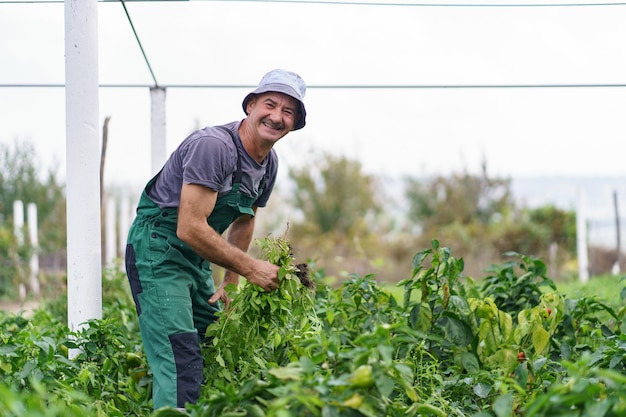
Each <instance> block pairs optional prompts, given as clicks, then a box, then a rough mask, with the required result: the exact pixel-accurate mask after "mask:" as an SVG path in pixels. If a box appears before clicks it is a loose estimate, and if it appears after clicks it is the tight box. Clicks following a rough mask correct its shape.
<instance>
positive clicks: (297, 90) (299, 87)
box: [242, 69, 306, 130]
mask: <svg viewBox="0 0 626 417" xmlns="http://www.w3.org/2000/svg"><path fill="white" fill-rule="evenodd" d="M270 91H273V92H278V93H283V94H287V95H288V96H291V97H293V98H295V99H296V100H298V103H300V112H299V113H300V114H299V119H298V121H297V122H296V125H295V126H294V128H293V130H298V129H302V128H303V127H304V125H305V124H306V109H305V108H304V102H303V101H302V100H303V99H304V95H305V94H306V84H305V83H304V80H303V79H302V78H301V77H300V76H299V75H298V74H296V73H295V72H291V71H286V70H283V69H275V70H272V71H270V72H268V73H267V74H265V75H264V76H263V78H262V79H261V82H260V83H259V85H258V86H257V88H256V89H255V90H254V91H253V92H251V93H250V94H248V95H247V96H246V98H244V99H243V103H242V107H243V111H244V113H246V115H247V114H248V112H247V111H246V108H247V106H248V101H249V100H250V99H251V98H252V97H254V96H256V95H257V94H262V93H267V92H270Z"/></svg>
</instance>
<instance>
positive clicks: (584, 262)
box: [576, 189, 589, 283]
mask: <svg viewBox="0 0 626 417" xmlns="http://www.w3.org/2000/svg"><path fill="white" fill-rule="evenodd" d="M584 207H585V194H584V191H583V190H582V189H579V190H578V207H577V210H576V248H577V252H578V279H579V280H580V282H583V283H584V282H587V281H589V257H588V253H587V220H586V219H585V217H586V216H585V210H584Z"/></svg>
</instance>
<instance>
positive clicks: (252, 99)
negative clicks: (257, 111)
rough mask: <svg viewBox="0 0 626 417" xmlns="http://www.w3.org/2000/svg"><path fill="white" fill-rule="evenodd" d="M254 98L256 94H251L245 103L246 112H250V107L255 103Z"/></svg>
mask: <svg viewBox="0 0 626 417" xmlns="http://www.w3.org/2000/svg"><path fill="white" fill-rule="evenodd" d="M256 98H257V96H252V97H250V99H249V100H248V102H247V103H246V114H250V110H251V109H252V107H254V104H255V103H256Z"/></svg>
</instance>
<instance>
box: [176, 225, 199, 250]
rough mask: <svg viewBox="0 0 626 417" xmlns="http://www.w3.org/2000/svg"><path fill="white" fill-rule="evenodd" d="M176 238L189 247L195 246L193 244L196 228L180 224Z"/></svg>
mask: <svg viewBox="0 0 626 417" xmlns="http://www.w3.org/2000/svg"><path fill="white" fill-rule="evenodd" d="M176 237H178V238H179V239H180V240H182V241H183V242H185V243H186V244H188V245H189V246H193V242H194V240H195V239H194V237H195V234H194V228H193V227H190V226H189V225H188V224H180V223H179V224H178V226H177V227H176Z"/></svg>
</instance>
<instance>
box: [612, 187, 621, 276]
mask: <svg viewBox="0 0 626 417" xmlns="http://www.w3.org/2000/svg"><path fill="white" fill-rule="evenodd" d="M613 206H614V207H615V235H616V236H617V242H616V247H615V264H614V265H613V275H619V273H620V268H621V264H622V262H621V261H622V238H621V231H620V225H619V205H618V203H617V191H613Z"/></svg>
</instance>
